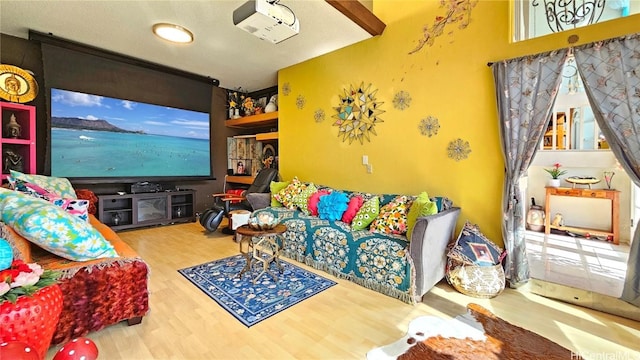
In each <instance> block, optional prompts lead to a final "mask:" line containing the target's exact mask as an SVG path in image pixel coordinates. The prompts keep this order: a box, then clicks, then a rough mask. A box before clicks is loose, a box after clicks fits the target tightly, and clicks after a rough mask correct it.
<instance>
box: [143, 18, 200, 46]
mask: <svg viewBox="0 0 640 360" xmlns="http://www.w3.org/2000/svg"><path fill="white" fill-rule="evenodd" d="M153 33H154V34H156V36H158V37H161V38H163V39H165V40H167V41H171V42H174V43H180V44H187V43H190V42H193V33H191V31H189V30H187V29H185V28H183V27H182V26H179V25H174V24H168V23H160V24H155V25H153Z"/></svg>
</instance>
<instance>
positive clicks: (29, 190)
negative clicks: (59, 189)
mask: <svg viewBox="0 0 640 360" xmlns="http://www.w3.org/2000/svg"><path fill="white" fill-rule="evenodd" d="M10 185H11V188H13V190H15V191H19V192H21V193H23V194H25V195H29V196H33V197H36V198H39V199H45V200H46V199H48V198H50V197H52V196H56V197H58V195H57V194H54V193H52V192H50V191H49V190H47V189H44V188H42V187H40V186H38V185H36V184H32V183H30V182H26V181H24V180H20V179H14V180H13V181H12V182H11V183H10Z"/></svg>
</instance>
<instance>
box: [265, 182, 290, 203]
mask: <svg viewBox="0 0 640 360" xmlns="http://www.w3.org/2000/svg"><path fill="white" fill-rule="evenodd" d="M288 185H289V181H272V182H271V184H269V190H270V191H271V206H272V207H282V203H281V202H280V201H278V200H276V198H275V195H276V194H277V193H278V192H280V190H282V189H284V188H286V187H287V186H288Z"/></svg>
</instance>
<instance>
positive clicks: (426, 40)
mask: <svg viewBox="0 0 640 360" xmlns="http://www.w3.org/2000/svg"><path fill="white" fill-rule="evenodd" d="M477 3H478V0H457V1H441V2H440V4H441V5H440V7H446V8H447V9H446V11H445V13H444V14H443V15H440V16H436V18H435V19H434V20H433V24H432V25H431V26H428V25H425V26H424V27H423V29H422V32H423V34H422V38H421V39H420V40H418V45H416V47H415V48H414V49H413V50H411V51H409V54H415V53H417V52H418V51H420V50H421V49H422V48H423V47H424V46H425V45H429V46H431V45H433V42H434V41H435V38H436V37H438V36H440V35H442V34H444V28H445V27H446V26H447V25H449V24H455V23H459V25H458V29H464V28H466V27H467V26H468V25H469V22H470V21H471V10H472V9H473V8H474V7H475V6H476V4H477ZM451 33H453V30H452V31H449V32H448V34H451Z"/></svg>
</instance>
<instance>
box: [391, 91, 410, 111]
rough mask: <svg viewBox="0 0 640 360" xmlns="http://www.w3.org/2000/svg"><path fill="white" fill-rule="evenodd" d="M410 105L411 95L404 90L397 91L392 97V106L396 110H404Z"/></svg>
mask: <svg viewBox="0 0 640 360" xmlns="http://www.w3.org/2000/svg"><path fill="white" fill-rule="evenodd" d="M409 106H411V95H409V93H408V92H406V91H399V92H398V93H397V94H396V96H394V97H393V107H394V108H396V109H398V110H404V109H407V108H409Z"/></svg>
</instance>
